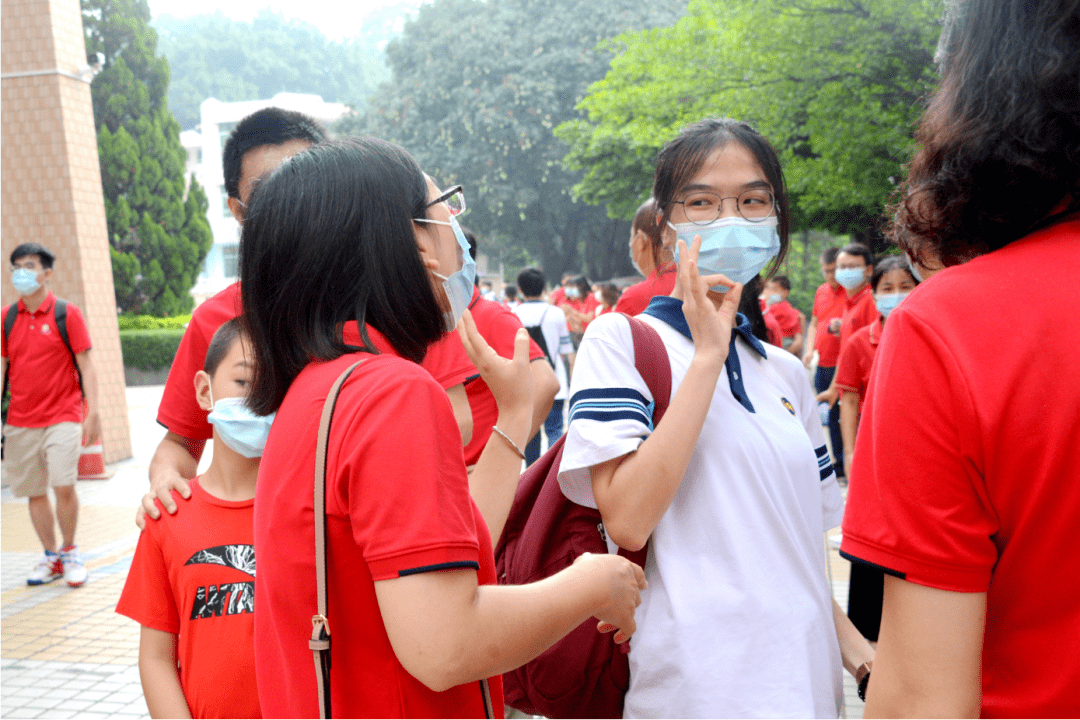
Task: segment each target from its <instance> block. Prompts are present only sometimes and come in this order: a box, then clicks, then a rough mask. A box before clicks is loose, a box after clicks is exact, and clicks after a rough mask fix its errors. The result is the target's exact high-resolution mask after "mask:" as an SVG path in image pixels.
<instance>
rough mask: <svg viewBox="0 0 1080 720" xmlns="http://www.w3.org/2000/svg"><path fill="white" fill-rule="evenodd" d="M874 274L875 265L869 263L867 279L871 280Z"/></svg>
mask: <svg viewBox="0 0 1080 720" xmlns="http://www.w3.org/2000/svg"><path fill="white" fill-rule="evenodd" d="M873 274H874V266H873V265H867V266H866V279H867V281H869V280H870V278H871V277H872V276H873Z"/></svg>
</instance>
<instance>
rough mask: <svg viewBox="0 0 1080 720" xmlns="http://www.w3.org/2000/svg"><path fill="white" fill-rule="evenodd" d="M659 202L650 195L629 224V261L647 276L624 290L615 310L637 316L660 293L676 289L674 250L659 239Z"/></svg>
mask: <svg viewBox="0 0 1080 720" xmlns="http://www.w3.org/2000/svg"><path fill="white" fill-rule="evenodd" d="M656 218H657V213H656V201H655V200H653V199H652V198H649V199H648V200H646V201H645V202H643V203H642V204H641V207H639V208H638V209H637V212H636V213H634V220H633V222H632V223H631V225H630V261H631V262H632V263H633V264H634V268H635V269H636V270H637V271H638V272H639V273H641V274H642V275H644V276H645V279H644V280H642V281H641V282H639V283H636V284H634V285H631V286H630V287H628V288H626V289H625V290H623V293H622V295H620V296H619V302H617V303H616V304H615V312H621V313H626V314H627V315H638V314H640V313H642V312H643V311H644V310H645V308H646V307H648V305H649V301H650V300H652V299H653V298H654V297H656V296H657V295H670V294H671V291H672V290H674V289H675V275H676V268H675V263H673V262H672V260H671V251H670V250H668V249H666V248H665V247H664V244H663V243H662V242H661V241H660V226H659V225H658V224H657V221H656Z"/></svg>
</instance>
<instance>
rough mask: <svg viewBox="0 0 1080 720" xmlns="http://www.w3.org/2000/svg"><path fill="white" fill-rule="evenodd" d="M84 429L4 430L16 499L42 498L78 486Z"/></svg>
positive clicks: (8, 471)
mask: <svg viewBox="0 0 1080 720" xmlns="http://www.w3.org/2000/svg"><path fill="white" fill-rule="evenodd" d="M81 452H82V425H80V424H79V423H77V422H62V423H57V424H56V425H49V426H48V427H39V428H24V427H15V426H13V425H5V426H4V477H5V479H6V480H7V481H8V482H9V483H11V492H12V493H13V494H14V495H15V497H39V496H41V495H44V494H45V492H46V490H47V489H48V488H49V487H50V486H51V487H62V486H65V485H74V484H75V480H76V479H77V478H78V476H79V455H80V453H81Z"/></svg>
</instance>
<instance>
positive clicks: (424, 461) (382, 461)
mask: <svg viewBox="0 0 1080 720" xmlns="http://www.w3.org/2000/svg"><path fill="white" fill-rule="evenodd" d="M372 369H373V370H374V369H378V368H372ZM350 396H351V397H350ZM331 433H332V435H331V439H330V442H331V445H332V447H335V448H340V450H339V451H338V452H337V453H336V454H335V455H334V456H333V457H332V459H331V460H330V461H329V462H330V465H329V467H328V472H329V473H330V476H331V477H333V478H335V482H334V485H333V488H334V491H333V492H334V493H335V503H336V505H337V507H338V508H341V509H347V512H348V515H349V518H350V523H351V526H352V534H353V539H354V540H355V541H356V544H357V547H358V548H359V550H360V552H361V553H362V554H363V556H364V559H365V560H366V561H367V563H368V566H369V568H370V570H371V575H372V579H373V580H376V581H378V580H387V579H391V578H395V577H402V576H405V575H411V574H416V573H419V572H427V571H432V570H444V569H453V568H471V569H474V570H478V569H479V558H480V550H479V547H480V546H479V542H478V537H477V528H476V523H475V521H474V517H473V504H472V499H471V497H470V496H469V480H468V476H467V475H466V473H465V461H464V457H463V455H462V449H461V435H460V434H459V431H458V429H457V423H456V422H455V420H454V414H453V411H452V409H451V407H450V401H449V400H448V399H447V397H446V393H445V391H443V390H442V388H440V387H439V386H438V385H437V384H436V383H434V382H432V380H431V378H430V377H427V375H426V373H423V371H421V370H420V369H419V368H417V367H416V366H415V365H411V364H409V363H407V362H405V361H398V360H395V361H393V363H392V367H391V368H389V369H388V368H387V367H385V366H384V367H383V368H382V369H381V371H380V374H378V375H374V374H371V373H354V375H353V377H351V378H350V379H349V381H348V382H347V383H346V384H345V385H344V386H343V387H342V393H341V396H340V398H339V400H338V406H337V408H336V409H335V411H334V426H333V429H332V431H331Z"/></svg>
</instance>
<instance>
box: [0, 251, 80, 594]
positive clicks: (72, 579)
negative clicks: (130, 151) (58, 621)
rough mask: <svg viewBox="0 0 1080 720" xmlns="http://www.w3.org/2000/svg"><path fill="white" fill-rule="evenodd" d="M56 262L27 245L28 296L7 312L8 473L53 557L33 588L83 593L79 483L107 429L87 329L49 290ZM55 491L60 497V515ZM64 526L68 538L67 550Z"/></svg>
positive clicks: (22, 258) (17, 254)
mask: <svg viewBox="0 0 1080 720" xmlns="http://www.w3.org/2000/svg"><path fill="white" fill-rule="evenodd" d="M55 259H56V258H55V257H54V256H53V254H52V253H51V252H49V251H48V250H46V249H45V248H44V247H42V246H41V245H38V244H37V243H24V244H22V245H19V246H18V247H17V248H15V250H14V251H13V252H12V253H11V282H12V284H13V285H14V286H15V289H16V290H17V291H18V292H19V294H20V295H21V296H22V297H21V298H20V299H19V301H18V302H16V303H14V304H12V305H9V306H7V307H5V308H4V309H3V312H2V317H3V318H4V349H3V358H4V361H3V362H4V394H6V393H7V390H8V388H9V387H10V388H11V404H10V406H9V407H8V417H7V423H6V424H5V426H4V446H5V448H4V449H5V458H4V474H5V476H6V477H7V479H8V480H9V481H10V482H11V490H12V492H13V493H14V495H15V497H26V498H29V508H30V520H31V522H32V523H33V525H34V530H35V532H37V535H38V539H39V540H40V541H41V544H42V546H43V547H44V550H45V554H44V556H43V557H42V559H41V561H40V562H39V563H38V565H37V567H35V568H34V570H33V571H32V572H31V573H30V576H29V577H28V578H27V580H26V584H27V585H42V584H44V583H50V582H52V581H53V580H56V579H58V578H60V577H63V578H64V580H65V581H66V582H67V584H68V585H70V586H71V587H79V586H80V585H82V584H83V583H85V582H86V575H87V573H86V567H85V566H84V565H83V561H82V557H81V556H80V555H79V548H78V546H76V545H75V526H76V523H77V521H78V516H79V498H78V496H77V495H76V493H75V480H76V478H77V476H78V470H79V454H80V452H81V446H82V445H83V444H86V445H93V444H94V443H96V442H98V439H99V436H100V434H101V422H100V418H99V416H98V404H97V373H96V372H95V370H94V365H93V363H92V362H91V360H90V334H89V332H87V329H86V322H85V321H84V320H83V316H82V313H81V312H80V311H79V308H77V307H75V306H74V305H72V304H71V303H67V302H65V301H63V300H57V299H56V296H54V295H53V294H52V292H51V291H50V290H49V279H50V278H51V277H52V272H53V271H52V267H53V262H54V260H55ZM84 395H85V399H86V414H85V416H84V414H83V398H84ZM50 487H52V489H53V492H54V493H55V494H56V513H55V515H54V514H53V508H52V504H51V503H50V502H49V488H50ZM56 522H59V524H60V532H61V533H62V535H63V544H62V545H61V546H59V548H58V547H57V543H56V533H55V531H54V529H53V527H54V523H56Z"/></svg>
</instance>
